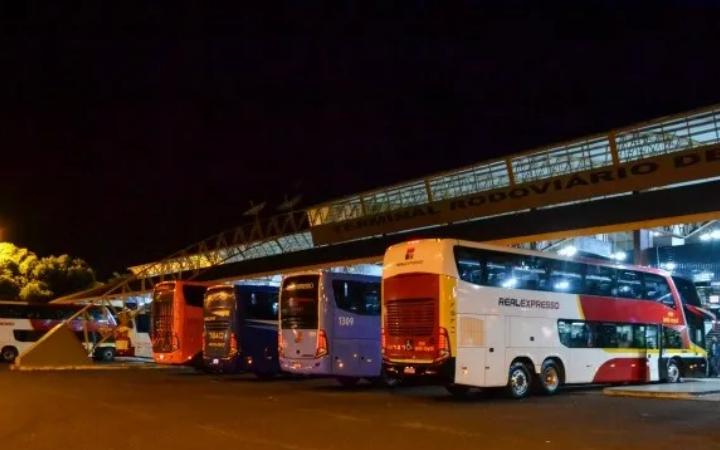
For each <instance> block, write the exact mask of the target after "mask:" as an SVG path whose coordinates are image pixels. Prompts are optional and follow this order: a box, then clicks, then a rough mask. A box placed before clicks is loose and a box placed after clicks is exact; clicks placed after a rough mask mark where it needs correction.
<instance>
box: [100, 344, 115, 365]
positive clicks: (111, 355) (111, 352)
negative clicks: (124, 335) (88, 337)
mask: <svg viewBox="0 0 720 450" xmlns="http://www.w3.org/2000/svg"><path fill="white" fill-rule="evenodd" d="M95 359H97V360H98V361H102V362H112V360H114V359H115V349H114V348H112V347H100V348H98V349H97V350H95Z"/></svg>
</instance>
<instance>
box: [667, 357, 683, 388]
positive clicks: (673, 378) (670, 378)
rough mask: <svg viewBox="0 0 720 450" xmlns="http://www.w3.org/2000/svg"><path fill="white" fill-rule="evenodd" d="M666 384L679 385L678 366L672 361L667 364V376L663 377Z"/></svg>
mask: <svg viewBox="0 0 720 450" xmlns="http://www.w3.org/2000/svg"><path fill="white" fill-rule="evenodd" d="M665 382H666V383H679V382H680V365H678V362H677V361H676V360H674V359H671V360H669V361H668V363H667V376H666V377H665Z"/></svg>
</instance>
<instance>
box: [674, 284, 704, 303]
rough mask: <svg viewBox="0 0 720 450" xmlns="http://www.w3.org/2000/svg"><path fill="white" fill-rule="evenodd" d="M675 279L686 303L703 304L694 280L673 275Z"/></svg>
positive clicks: (681, 297) (676, 285) (681, 296)
mask: <svg viewBox="0 0 720 450" xmlns="http://www.w3.org/2000/svg"><path fill="white" fill-rule="evenodd" d="M673 281H674V282H675V287H677V290H678V292H679V293H680V299H681V300H682V302H683V304H684V305H692V306H698V307H701V306H702V302H701V301H700V297H698V293H697V290H696V289H695V285H694V284H693V282H692V281H690V280H687V279H685V278H680V277H673Z"/></svg>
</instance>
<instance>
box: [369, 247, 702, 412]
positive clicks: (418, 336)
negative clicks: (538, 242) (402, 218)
mask: <svg viewBox="0 0 720 450" xmlns="http://www.w3.org/2000/svg"><path fill="white" fill-rule="evenodd" d="M382 288H383V294H382V296H383V297H382V298H383V301H382V305H383V306H382V324H383V329H382V343H383V360H384V364H385V369H386V370H387V371H388V372H389V373H391V374H394V376H397V377H404V376H412V375H414V376H418V375H435V376H439V377H440V379H442V380H443V382H444V383H445V384H446V386H447V388H448V390H449V391H450V392H451V393H453V394H455V395H463V394H465V393H466V392H467V391H468V390H469V389H470V388H471V387H480V388H485V387H506V388H507V389H508V391H509V393H510V394H511V395H512V396H513V397H516V398H521V397H525V396H527V395H528V394H529V393H530V391H531V388H533V387H535V388H536V389H537V390H538V391H540V392H543V393H546V394H553V393H555V392H556V391H557V389H558V388H559V387H560V386H561V385H562V384H563V383H620V382H647V381H670V382H675V381H678V380H679V379H680V378H681V377H682V376H689V375H704V374H705V373H706V366H707V363H706V352H705V350H704V349H705V345H704V329H703V320H704V312H703V310H702V309H701V308H700V306H701V305H700V300H699V299H698V296H697V293H696V291H695V287H694V285H693V284H692V283H691V282H689V281H687V280H684V279H679V278H673V277H671V276H670V275H669V274H668V273H666V272H664V271H659V270H653V269H648V268H642V267H634V266H625V265H620V264H614V263H613V262H611V261H607V262H606V261H599V260H588V259H568V258H562V257H559V256H556V255H551V254H547V253H541V252H535V251H529V250H522V249H515V248H508V247H498V246H492V245H485V244H479V243H474V242H467V241H458V240H450V239H427V240H419V241H411V242H406V243H402V244H397V245H393V246H391V247H390V248H388V249H387V251H386V253H385V260H384V266H383V287H382Z"/></svg>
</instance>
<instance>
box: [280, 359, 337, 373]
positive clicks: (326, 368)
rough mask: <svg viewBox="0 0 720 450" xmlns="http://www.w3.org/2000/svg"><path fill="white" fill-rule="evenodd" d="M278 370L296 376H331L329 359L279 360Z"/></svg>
mask: <svg viewBox="0 0 720 450" xmlns="http://www.w3.org/2000/svg"><path fill="white" fill-rule="evenodd" d="M280 369H281V370H282V371H284V372H289V373H296V374H298V375H332V373H333V372H332V365H331V362H330V358H329V357H327V356H326V357H323V358H280Z"/></svg>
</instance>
